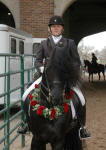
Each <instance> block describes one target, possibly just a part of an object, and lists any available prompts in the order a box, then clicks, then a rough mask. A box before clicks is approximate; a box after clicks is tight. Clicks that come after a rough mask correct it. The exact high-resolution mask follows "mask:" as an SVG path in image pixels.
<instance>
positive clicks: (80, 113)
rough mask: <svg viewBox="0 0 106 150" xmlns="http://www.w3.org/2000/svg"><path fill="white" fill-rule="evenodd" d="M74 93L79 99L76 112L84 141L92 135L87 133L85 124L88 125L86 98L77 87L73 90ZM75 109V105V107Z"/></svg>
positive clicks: (80, 133)
mask: <svg viewBox="0 0 106 150" xmlns="http://www.w3.org/2000/svg"><path fill="white" fill-rule="evenodd" d="M73 91H74V92H75V93H76V95H77V96H76V98H77V99H78V103H79V106H78V109H75V110H76V116H77V119H78V121H79V124H80V130H79V135H80V137H81V138H82V139H86V138H89V137H90V134H89V133H88V132H87V130H86V127H85V123H86V103H85V98H84V96H83V94H82V92H81V91H80V89H79V88H77V87H75V88H73ZM74 107H75V105H74Z"/></svg>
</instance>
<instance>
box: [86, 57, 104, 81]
mask: <svg viewBox="0 0 106 150" xmlns="http://www.w3.org/2000/svg"><path fill="white" fill-rule="evenodd" d="M84 64H85V67H86V66H87V67H88V73H89V78H88V80H89V82H90V76H92V82H93V74H96V73H98V76H99V80H100V77H101V76H100V73H101V72H102V74H103V77H104V80H105V67H104V65H102V64H97V66H95V65H93V64H92V63H91V62H89V61H88V60H84Z"/></svg>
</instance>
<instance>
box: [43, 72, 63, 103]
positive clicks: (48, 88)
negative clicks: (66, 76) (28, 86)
mask: <svg viewBox="0 0 106 150" xmlns="http://www.w3.org/2000/svg"><path fill="white" fill-rule="evenodd" d="M44 74H45V79H46V83H47V86H45V85H44V84H43V82H41V85H42V86H43V87H44V89H45V90H46V91H47V92H48V96H47V95H46V94H45V92H44V91H43V90H42V88H41V89H40V90H41V93H42V94H43V96H44V97H45V98H46V102H47V103H50V96H51V93H50V86H49V82H48V78H47V74H46V70H45V71H44ZM53 83H54V84H61V82H60V81H57V80H56V81H53Z"/></svg>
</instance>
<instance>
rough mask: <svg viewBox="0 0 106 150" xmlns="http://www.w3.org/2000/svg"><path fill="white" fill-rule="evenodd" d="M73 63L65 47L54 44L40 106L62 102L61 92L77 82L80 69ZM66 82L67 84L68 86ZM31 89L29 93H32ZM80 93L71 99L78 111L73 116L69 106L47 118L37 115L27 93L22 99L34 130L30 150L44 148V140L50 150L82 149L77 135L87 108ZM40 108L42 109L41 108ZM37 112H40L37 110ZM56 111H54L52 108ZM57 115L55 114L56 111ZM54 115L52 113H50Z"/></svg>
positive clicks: (60, 105)
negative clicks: (64, 111)
mask: <svg viewBox="0 0 106 150" xmlns="http://www.w3.org/2000/svg"><path fill="white" fill-rule="evenodd" d="M77 67H78V66H76V64H74V63H73V59H72V58H71V56H70V55H69V51H68V49H67V47H66V48H65V49H64V48H62V47H57V48H56V49H55V50H53V53H52V54H51V57H50V60H49V62H48V65H47V66H46V67H45V69H44V72H43V75H42V82H41V89H40V99H39V103H40V106H41V107H42V109H43V108H44V107H46V110H48V109H50V108H51V109H52V108H53V107H56V108H57V107H58V108H59V107H62V106H63V103H64V96H63V95H64V93H68V92H70V89H71V88H72V87H73V86H75V85H76V84H78V82H79V80H80V75H79V71H78V70H79V69H78V68H77ZM67 84H68V86H67ZM33 92H34V91H32V92H31V93H32V94H33ZM79 101H80V100H79V97H78V96H77V94H74V95H73V97H72V102H73V104H74V106H75V109H76V112H77V118H75V119H74V120H73V118H72V110H71V107H69V111H67V107H66V113H63V114H61V115H59V116H58V117H57V118H54V119H49V118H48V117H47V118H46V117H44V116H42V115H38V114H37V113H36V111H34V110H33V108H32V107H30V110H29V105H30V100H29V97H27V98H26V100H25V111H26V113H28V115H29V114H30V116H29V125H30V130H31V132H32V134H33V138H32V143H31V150H46V144H47V143H50V144H51V147H52V150H62V149H64V150H82V149H83V148H82V141H81V139H80V137H79V128H80V126H81V124H82V123H81V122H83V124H85V119H86V108H85V105H84V106H82V105H81V104H80V102H79ZM41 111H42V110H41ZM39 113H40V112H39ZM54 114H55V112H54ZM55 115H56V114H55ZM52 117H53V116H52Z"/></svg>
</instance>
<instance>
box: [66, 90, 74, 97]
mask: <svg viewBox="0 0 106 150" xmlns="http://www.w3.org/2000/svg"><path fill="white" fill-rule="evenodd" d="M73 95H74V92H73V91H72V90H70V93H69V94H68V93H65V95H64V97H65V98H66V99H71V98H72V97H73Z"/></svg>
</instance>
